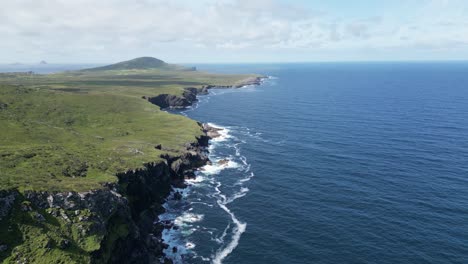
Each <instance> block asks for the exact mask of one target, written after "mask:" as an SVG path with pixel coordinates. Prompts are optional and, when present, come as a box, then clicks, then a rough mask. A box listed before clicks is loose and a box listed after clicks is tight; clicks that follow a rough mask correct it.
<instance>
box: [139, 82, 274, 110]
mask: <svg viewBox="0 0 468 264" xmlns="http://www.w3.org/2000/svg"><path fill="white" fill-rule="evenodd" d="M264 79H265V77H250V78H247V79H245V80H242V81H239V82H237V83H235V84H234V85H226V86H222V85H204V86H202V87H201V88H195V87H187V88H185V89H184V92H183V93H182V95H173V94H160V95H158V96H154V97H147V96H143V98H144V99H147V100H148V101H149V102H151V103H153V104H155V105H157V106H159V107H161V108H163V109H164V108H173V109H180V108H186V107H188V106H191V105H192V104H193V103H194V102H196V101H197V95H205V94H208V90H209V89H214V88H221V89H226V88H242V87H245V86H248V85H260V84H261V83H262V81H263V80H264Z"/></svg>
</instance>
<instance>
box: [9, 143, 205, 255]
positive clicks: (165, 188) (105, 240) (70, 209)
mask: <svg viewBox="0 0 468 264" xmlns="http://www.w3.org/2000/svg"><path fill="white" fill-rule="evenodd" d="M207 143H208V138H207V137H206V136H202V137H200V138H199V141H198V143H196V144H190V145H187V150H186V152H185V153H184V154H182V155H178V156H170V155H164V157H163V158H164V161H163V162H158V163H148V164H146V165H145V167H144V168H143V169H139V170H134V171H127V172H125V173H121V174H118V175H117V177H118V182H117V183H115V184H108V185H106V186H104V188H102V189H99V190H92V191H87V192H34V191H27V192H24V193H21V192H19V191H17V190H10V191H0V208H1V210H0V221H2V227H1V230H0V234H2V237H1V238H0V257H1V259H4V262H5V263H13V262H14V263H52V262H51V261H52V260H53V259H55V260H60V261H61V263H122V259H125V263H158V262H159V260H160V258H161V257H162V256H163V253H162V251H163V249H164V244H163V243H162V240H161V232H162V230H163V227H162V225H159V224H155V220H156V219H157V216H158V215H159V214H161V213H162V212H163V211H164V209H163V207H162V204H163V203H164V200H165V199H166V197H167V196H168V195H169V193H170V192H171V190H172V186H173V185H176V186H181V185H183V181H184V178H185V177H191V176H192V174H193V170H194V169H196V168H197V167H200V166H203V165H204V164H205V163H206V162H207V161H208V158H207V156H206V154H205V153H206V152H205V150H204V148H205V147H206V146H207ZM8 215H9V217H6V216H8ZM13 229H14V230H13Z"/></svg>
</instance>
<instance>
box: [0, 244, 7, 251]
mask: <svg viewBox="0 0 468 264" xmlns="http://www.w3.org/2000/svg"><path fill="white" fill-rule="evenodd" d="M7 249H8V246H7V245H0V252H3V251H6V250H7Z"/></svg>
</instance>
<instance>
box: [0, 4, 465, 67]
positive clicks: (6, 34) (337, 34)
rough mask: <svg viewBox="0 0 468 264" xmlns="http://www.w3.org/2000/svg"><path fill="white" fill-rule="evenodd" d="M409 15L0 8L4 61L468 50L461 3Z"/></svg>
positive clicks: (202, 7)
mask: <svg viewBox="0 0 468 264" xmlns="http://www.w3.org/2000/svg"><path fill="white" fill-rule="evenodd" d="M461 6H465V9H463V8H460V7H461ZM405 13H406V14H407V15H406V16H405V17H403V18H402V17H400V16H399V15H398V14H369V16H368V17H362V18H359V19H350V18H346V17H338V16H336V15H334V14H333V12H329V13H324V12H321V11H320V10H313V9H310V8H306V7H303V6H300V5H299V4H288V5H286V4H285V2H281V3H280V2H279V1H277V0H276V1H275V0H248V1H246V0H231V1H228V0H224V1H215V0H205V1H161V0H137V1H125V0H112V1H111V0H100V1H95V0H75V1H68V0H50V1H45V0H15V1H6V2H5V3H2V9H0V34H1V35H2V41H1V42H0V62H11V61H18V60H33V61H34V60H40V59H42V58H44V59H48V58H52V60H56V61H110V60H114V59H123V58H122V57H125V56H134V55H156V56H158V55H159V54H162V53H163V54H164V55H165V56H166V57H168V58H169V59H175V60H179V61H180V60H184V59H183V58H188V59H187V60H191V58H192V59H196V58H197V56H198V57H200V56H202V55H196V54H197V53H198V54H205V55H208V56H210V55H209V54H213V55H212V56H216V58H219V60H223V54H226V53H229V52H230V53H233V52H235V53H237V54H239V56H238V59H239V60H242V58H245V57H242V56H243V54H244V56H247V55H248V56H251V54H252V53H255V52H256V51H257V52H258V54H264V55H265V56H267V55H268V54H270V55H271V56H275V55H277V54H278V52H285V53H288V54H290V55H289V56H294V54H295V53H294V51H296V54H297V56H298V60H300V59H303V57H304V56H303V54H304V53H306V52H315V53H316V52H320V51H324V52H326V51H333V50H335V51H343V50H349V51H350V52H351V51H352V50H353V49H366V48H371V49H374V50H379V49H381V50H384V51H388V50H389V49H395V50H397V49H424V50H430V49H437V50H441V49H468V14H467V9H466V4H463V1H449V0H435V1H428V2H426V3H425V4H424V5H420V6H419V8H417V9H415V10H413V11H411V12H405ZM181 49H183V50H181ZM268 52H270V53H268ZM291 54H292V55H291ZM164 55H163V57H164ZM229 57H231V56H229ZM216 58H215V59H213V58H208V60H216ZM290 58H291V57H290ZM291 59H292V58H291ZM202 60H203V59H202ZM292 60H293V59H292Z"/></svg>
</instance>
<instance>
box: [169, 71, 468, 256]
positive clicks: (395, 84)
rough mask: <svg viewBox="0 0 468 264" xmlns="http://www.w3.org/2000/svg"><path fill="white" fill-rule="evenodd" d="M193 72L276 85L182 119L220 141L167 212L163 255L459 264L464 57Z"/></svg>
mask: <svg viewBox="0 0 468 264" xmlns="http://www.w3.org/2000/svg"><path fill="white" fill-rule="evenodd" d="M198 68H199V69H201V70H210V71H221V72H232V73H239V72H249V73H250V72H255V73H261V74H264V75H268V76H273V77H272V78H271V79H269V80H267V81H266V82H265V83H264V84H263V85H261V86H257V87H248V88H243V89H236V90H212V91H211V93H210V95H208V96H203V97H200V102H199V103H198V105H197V106H195V107H194V108H193V109H189V110H187V111H184V112H183V114H185V115H187V116H189V117H191V118H194V119H196V120H199V121H202V122H210V123H212V124H214V125H217V126H219V127H223V128H225V130H224V133H225V134H224V136H223V137H222V138H218V139H217V140H215V141H214V142H213V144H212V146H211V148H210V151H211V154H210V156H211V159H212V161H213V162H214V165H212V166H208V167H206V168H205V171H201V172H200V173H199V177H198V178H197V180H195V181H194V182H192V186H191V187H190V188H189V189H187V190H184V193H185V196H186V197H185V200H184V201H182V202H169V203H168V204H167V207H168V213H167V214H166V216H171V214H172V217H176V225H178V226H179V227H181V228H180V229H178V230H175V231H171V232H166V234H165V238H166V240H168V241H169V242H171V243H172V244H171V245H172V246H178V247H179V250H178V252H177V253H175V254H173V253H172V246H171V248H169V249H168V250H167V253H168V254H169V255H172V256H173V258H175V259H176V260H178V261H179V262H184V263H209V262H212V263H215V264H216V263H226V264H228V263H232V264H234V263H255V264H258V263H269V264H273V263H281V264H282V263H291V264H292V263H297V264H303V263H317V264H319V263H323V264H336V263H340V264H341V263H380V264H384V263H388V264H395V263H413V264H416V263H468V63H323V64H319V63H317V64H285V65H202V66H199V67H198ZM222 159H228V160H229V163H228V164H227V165H224V166H221V165H219V164H217V163H216V161H218V160H222ZM183 245H185V248H186V249H183ZM187 248H188V249H187ZM181 253H182V255H183V259H184V260H182V257H181ZM184 253H185V255H184Z"/></svg>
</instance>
